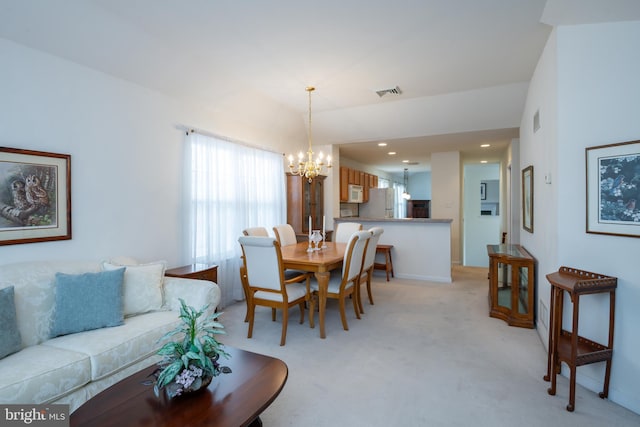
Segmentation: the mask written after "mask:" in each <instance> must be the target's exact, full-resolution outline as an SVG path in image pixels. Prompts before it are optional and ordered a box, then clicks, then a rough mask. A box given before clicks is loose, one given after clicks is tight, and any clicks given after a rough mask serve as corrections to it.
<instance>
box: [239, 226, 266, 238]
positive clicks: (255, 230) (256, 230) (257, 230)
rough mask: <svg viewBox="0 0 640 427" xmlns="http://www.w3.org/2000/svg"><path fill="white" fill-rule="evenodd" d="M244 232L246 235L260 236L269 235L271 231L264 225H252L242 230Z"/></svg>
mask: <svg viewBox="0 0 640 427" xmlns="http://www.w3.org/2000/svg"><path fill="white" fill-rule="evenodd" d="M242 234H244V235H245V236H260V237H269V232H267V229H266V228H264V227H250V228H246V229H244V230H242Z"/></svg>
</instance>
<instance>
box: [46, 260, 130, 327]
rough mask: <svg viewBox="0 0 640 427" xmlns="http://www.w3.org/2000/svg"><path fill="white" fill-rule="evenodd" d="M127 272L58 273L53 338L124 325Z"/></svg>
mask: <svg viewBox="0 0 640 427" xmlns="http://www.w3.org/2000/svg"><path fill="white" fill-rule="evenodd" d="M123 279H124V268H120V269H118V270H112V271H101V272H98V273H83V274H64V273H56V277H55V283H54V287H55V309H54V313H53V324H52V326H51V333H50V335H51V337H57V336H59V335H66V334H72V333H75V332H82V331H89V330H92V329H98V328H104V327H111V326H118V325H122V324H123V323H124V316H123V312H122V309H123V304H122V282H123Z"/></svg>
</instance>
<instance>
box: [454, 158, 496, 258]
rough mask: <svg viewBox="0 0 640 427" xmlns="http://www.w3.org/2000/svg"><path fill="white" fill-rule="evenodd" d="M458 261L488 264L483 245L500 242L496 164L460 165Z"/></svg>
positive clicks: (485, 247) (485, 246) (485, 248)
mask: <svg viewBox="0 0 640 427" xmlns="http://www.w3.org/2000/svg"><path fill="white" fill-rule="evenodd" d="M463 174H464V178H463V179H464V198H463V216H462V222H463V230H462V232H463V234H462V235H463V242H462V246H463V251H462V264H463V265H465V266H472V267H488V266H489V258H488V256H487V245H488V244H498V243H500V241H501V236H500V227H501V224H502V219H501V218H502V216H503V215H504V214H503V211H504V206H501V204H500V200H501V198H500V194H501V193H500V164H499V163H491V164H481V165H478V164H470V165H464V169H463Z"/></svg>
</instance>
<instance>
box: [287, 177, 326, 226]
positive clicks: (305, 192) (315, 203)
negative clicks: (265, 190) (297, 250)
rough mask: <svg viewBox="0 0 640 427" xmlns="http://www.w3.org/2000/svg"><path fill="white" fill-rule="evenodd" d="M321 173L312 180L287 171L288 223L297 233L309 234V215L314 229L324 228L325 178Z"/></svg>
mask: <svg viewBox="0 0 640 427" xmlns="http://www.w3.org/2000/svg"><path fill="white" fill-rule="evenodd" d="M325 179H326V176H324V175H319V176H317V177H315V178H313V179H312V180H311V182H309V180H308V179H307V178H305V177H301V176H300V175H293V174H290V173H287V223H289V224H291V226H292V227H293V230H294V231H295V232H296V235H300V236H308V235H309V216H311V221H312V228H313V230H322V217H323V215H324V180H325Z"/></svg>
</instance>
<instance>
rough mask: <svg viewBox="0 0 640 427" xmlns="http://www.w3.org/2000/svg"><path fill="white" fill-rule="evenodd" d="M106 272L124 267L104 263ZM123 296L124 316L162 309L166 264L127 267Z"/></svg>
mask: <svg viewBox="0 0 640 427" xmlns="http://www.w3.org/2000/svg"><path fill="white" fill-rule="evenodd" d="M102 267H103V268H104V269H105V270H115V269H117V268H122V267H123V266H122V265H118V264H113V263H109V262H103V263H102ZM124 267H126V270H125V271H124V283H123V288H124V289H123V296H124V298H123V299H124V315H125V316H132V315H135V314H141V313H147V312H149V311H154V310H160V309H161V308H162V301H163V296H162V283H163V280H164V270H165V268H166V264H165V263H164V262H157V263H152V264H138V265H125V266H124Z"/></svg>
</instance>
